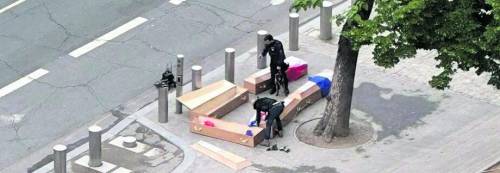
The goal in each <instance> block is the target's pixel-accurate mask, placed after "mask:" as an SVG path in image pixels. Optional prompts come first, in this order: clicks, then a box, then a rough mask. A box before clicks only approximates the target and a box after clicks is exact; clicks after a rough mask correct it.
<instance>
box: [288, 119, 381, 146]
mask: <svg viewBox="0 0 500 173" xmlns="http://www.w3.org/2000/svg"><path fill="white" fill-rule="evenodd" d="M319 120H320V118H315V119H312V120H309V121H305V122H304V123H302V124H300V125H299V126H298V127H297V129H295V137H296V138H297V139H298V140H299V141H301V142H303V143H305V144H308V145H312V146H316V147H320V148H328V149H335V148H350V147H355V146H358V145H361V144H364V143H367V142H368V141H370V140H372V139H375V138H376V136H375V133H374V132H375V131H374V129H373V127H372V126H371V125H370V124H369V123H367V122H363V121H359V120H352V119H351V123H350V134H349V136H347V137H335V138H334V139H333V140H332V141H331V142H330V143H328V142H326V141H324V140H323V137H322V136H315V135H314V134H313V131H314V127H316V124H318V122H319Z"/></svg>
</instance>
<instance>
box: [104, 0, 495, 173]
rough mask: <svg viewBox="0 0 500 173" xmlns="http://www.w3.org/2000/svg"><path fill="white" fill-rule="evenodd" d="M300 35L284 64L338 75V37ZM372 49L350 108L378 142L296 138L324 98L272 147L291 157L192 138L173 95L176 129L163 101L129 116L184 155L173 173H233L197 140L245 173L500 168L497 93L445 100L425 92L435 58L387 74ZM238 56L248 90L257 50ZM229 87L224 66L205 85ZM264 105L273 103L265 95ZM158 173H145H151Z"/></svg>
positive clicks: (363, 57) (464, 86) (305, 31)
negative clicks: (161, 114) (233, 158)
mask: <svg viewBox="0 0 500 173" xmlns="http://www.w3.org/2000/svg"><path fill="white" fill-rule="evenodd" d="M349 3H350V2H347V3H344V4H343V5H340V6H339V7H336V8H335V9H334V13H335V12H337V13H338V12H340V11H341V10H342V9H345V8H346V6H347V5H348V4H349ZM334 29H335V30H336V31H335V32H334V33H338V30H339V29H340V28H339V27H334ZM300 33H301V34H300V50H299V51H294V52H290V51H287V52H286V55H287V56H295V57H298V58H301V59H304V60H306V61H307V62H308V63H309V64H308V65H309V74H310V75H312V74H316V73H318V72H320V71H322V70H323V69H332V68H333V65H334V64H333V62H334V60H335V57H336V49H337V45H336V42H337V39H338V37H335V38H334V39H333V40H332V41H329V42H324V41H320V40H319V39H317V35H318V34H319V18H316V19H314V20H312V21H311V22H309V23H307V24H305V25H304V26H302V27H301V28H300ZM287 36H288V34H287V33H285V34H282V35H280V36H278V37H277V38H278V39H279V40H281V41H282V42H283V45H284V46H285V49H287V47H288V43H287ZM370 50H371V49H370V48H369V47H367V48H365V49H362V50H361V52H360V57H359V61H358V67H357V73H356V80H355V89H354V95H353V103H352V107H353V110H352V112H353V116H352V119H353V120H356V121H364V122H368V123H370V124H371V126H372V128H373V129H374V130H375V133H374V134H373V136H372V138H371V140H370V141H369V142H367V143H364V144H362V145H358V146H355V147H349V148H340V149H323V148H318V147H314V146H310V145H307V144H304V143H302V142H300V141H299V140H298V139H297V137H296V135H295V131H296V129H297V127H298V126H300V124H302V123H304V122H306V121H309V120H311V119H314V118H317V117H320V115H321V112H322V111H323V109H324V106H325V103H326V100H324V99H322V100H320V101H318V102H316V103H314V104H313V105H311V106H309V107H308V108H307V109H305V110H303V111H302V112H300V114H299V115H298V117H296V119H295V120H296V121H293V122H292V123H290V124H288V125H287V126H285V129H284V132H285V133H284V137H283V138H276V139H274V140H273V141H272V143H277V144H278V145H279V146H283V145H286V146H288V147H289V148H290V149H291V152H290V153H284V152H279V151H266V148H265V147H262V146H258V147H256V148H249V147H245V146H242V145H238V144H234V143H230V142H226V141H222V140H219V139H214V138H209V137H205V136H201V135H197V134H194V133H191V132H189V117H188V110H186V109H184V111H183V114H181V115H179V114H175V113H174V111H175V104H174V103H175V93H171V94H170V95H169V96H170V97H169V122H168V123H165V124H159V123H156V122H158V121H157V116H158V115H157V104H158V103H157V102H156V101H155V102H152V103H151V104H149V105H148V106H146V107H144V108H143V109H141V110H140V111H139V112H137V113H135V114H133V115H131V116H129V117H128V118H127V120H128V121H130V122H129V124H131V123H132V122H139V123H141V124H142V125H144V126H147V128H149V129H151V130H153V131H155V133H157V134H159V135H161V136H162V137H164V138H166V140H168V141H170V142H172V143H173V144H176V145H177V147H179V148H180V149H181V150H182V151H183V161H182V163H181V164H180V165H179V166H178V167H176V168H175V171H177V172H193V173H194V172H216V173H220V172H234V171H233V170H232V169H230V168H228V167H226V166H224V165H223V164H220V163H218V162H216V161H214V160H212V159H211V158H208V157H207V156H205V155H203V154H200V153H198V152H196V151H194V150H192V149H191V148H190V147H189V145H191V144H193V143H195V142H197V141H199V140H203V141H206V142H209V143H211V144H213V145H215V146H218V147H219V148H223V149H224V150H227V151H229V152H232V153H235V154H237V155H239V156H242V157H244V158H246V159H248V160H250V161H251V162H252V163H253V165H252V166H250V167H248V168H245V169H243V170H241V172H287V173H288V172H325V173H327V172H328V173H333V172H457V173H460V172H464V173H466V172H478V171H481V170H484V169H486V168H488V167H490V166H491V165H492V164H494V163H496V162H497V161H498V159H499V158H500V150H499V149H498V144H499V143H500V133H498V132H500V126H499V125H498V124H500V107H499V105H500V101H499V100H498V98H500V95H499V92H498V90H492V89H490V88H489V86H486V83H485V82H482V83H481V81H484V76H482V77H481V78H477V77H475V76H472V75H468V76H467V75H457V78H456V79H455V81H467V82H461V83H460V84H459V85H460V86H457V87H453V88H452V89H451V90H446V91H439V90H435V89H432V88H430V86H428V85H427V82H426V81H427V80H429V79H430V78H424V77H425V76H428V75H429V74H431V73H430V72H432V70H424V71H422V69H432V67H433V61H432V58H431V54H429V52H419V54H417V58H415V59H410V60H405V61H403V63H402V64H400V65H398V66H396V68H394V69H387V70H385V69H382V68H380V67H377V66H375V65H374V64H373V63H372V62H371V61H370V59H371V53H370ZM236 54H237V58H236V68H235V69H236V74H235V81H236V84H237V85H240V86H241V85H242V84H243V79H244V78H246V77H247V76H249V75H250V74H252V73H254V72H255V71H256V69H255V67H256V65H255V64H256V56H257V55H256V49H255V48H254V49H252V50H250V51H248V52H244V53H241V52H238V50H237V51H236ZM222 57H223V55H221V58H222ZM426 57H427V58H426ZM415 63H417V64H415ZM413 64H415V65H413ZM185 68H188V67H185ZM187 75H189V74H187ZM222 79H224V67H223V66H221V67H219V68H217V69H215V70H214V71H212V72H209V73H207V74H206V75H204V76H203V78H202V80H203V84H204V85H207V84H210V83H212V82H215V81H218V80H222ZM306 80H307V78H306V77H302V79H300V80H298V81H294V82H292V83H290V91H291V92H293V91H294V90H295V89H297V88H298V87H299V86H300V85H301V84H303V83H304V82H305V81H306ZM475 87H478V88H485V89H482V90H480V89H476V88H475ZM190 88H191V84H187V85H185V86H184V92H187V91H190ZM468 89H471V90H472V91H469V90H468ZM477 93H480V94H477ZM150 94H157V93H155V92H152V93H150ZM259 96H261V97H262V96H269V95H268V94H267V92H265V93H263V94H260V95H259ZM272 97H274V96H272ZM283 98H284V97H283V96H281V97H278V99H283ZM254 99H255V95H252V94H251V95H250V101H251V100H254ZM252 115H254V111H253V109H251V105H250V102H249V103H246V104H244V105H242V106H240V107H239V108H237V109H236V110H234V111H232V112H231V113H230V114H228V115H226V116H225V117H224V118H223V119H226V120H231V121H239V122H242V123H243V122H246V121H247V120H248V118H249V117H250V116H252ZM123 128H125V126H124V127H123ZM120 131H121V130H120V129H116V130H114V131H113V132H114V133H115V134H118V133H119V132H120ZM110 137H111V136H110ZM153 169H154V168H153ZM153 169H149V168H148V169H146V170H144V171H149V172H151V171H153ZM157 170H158V169H157Z"/></svg>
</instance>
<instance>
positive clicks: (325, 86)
mask: <svg viewBox="0 0 500 173" xmlns="http://www.w3.org/2000/svg"><path fill="white" fill-rule="evenodd" d="M308 79H309V81H311V82H314V83H316V85H317V86H318V87H319V88H320V90H321V96H323V97H325V96H327V95H328V94H329V93H330V87H331V86H332V82H331V81H330V80H329V79H328V78H326V77H323V76H309V78H308Z"/></svg>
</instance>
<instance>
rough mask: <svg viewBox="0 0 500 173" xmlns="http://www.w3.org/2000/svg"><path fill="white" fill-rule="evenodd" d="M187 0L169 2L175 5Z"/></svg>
mask: <svg viewBox="0 0 500 173" xmlns="http://www.w3.org/2000/svg"><path fill="white" fill-rule="evenodd" d="M184 1H186V0H170V1H168V2H170V3H171V4H174V5H179V4H182V2H184Z"/></svg>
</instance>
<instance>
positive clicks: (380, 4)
mask: <svg viewBox="0 0 500 173" xmlns="http://www.w3.org/2000/svg"><path fill="white" fill-rule="evenodd" d="M321 2H322V0H295V1H294V3H293V4H292V9H295V10H297V11H298V10H301V9H302V10H306V9H308V8H313V7H317V6H319V5H320V4H321ZM375 4H376V7H375V8H374V12H375V13H374V14H373V15H372V18H371V19H370V20H362V19H361V17H360V16H359V14H358V11H359V10H361V9H363V8H367V5H366V0H357V1H356V3H355V4H354V5H353V6H352V8H351V9H350V10H349V11H347V12H346V13H345V14H343V15H341V16H337V17H336V18H337V21H343V20H344V19H347V20H346V21H347V22H355V23H356V25H355V27H354V28H351V29H349V30H347V31H343V32H342V34H343V35H344V36H346V37H348V38H349V39H350V40H351V41H352V43H353V49H356V50H357V49H359V48H360V47H361V46H362V45H374V47H375V48H374V51H373V55H374V62H375V64H377V65H379V66H382V67H385V68H390V67H393V66H394V65H396V64H397V63H398V62H399V61H400V60H401V59H405V58H411V57H414V55H415V54H416V52H417V50H418V49H424V50H437V52H438V56H437V57H436V58H435V59H436V60H437V61H438V65H437V68H440V69H442V72H441V73H440V74H436V75H435V76H433V77H432V79H431V80H430V81H429V84H430V85H431V86H432V87H435V88H438V89H445V88H447V87H449V82H450V81H451V79H452V76H453V74H454V73H456V72H457V70H458V69H461V70H464V71H469V70H474V71H475V72H476V74H477V75H480V74H482V73H484V72H487V73H490V74H491V77H490V79H489V81H488V84H490V85H493V86H495V87H496V88H497V89H500V40H499V39H498V38H500V0H375Z"/></svg>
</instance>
